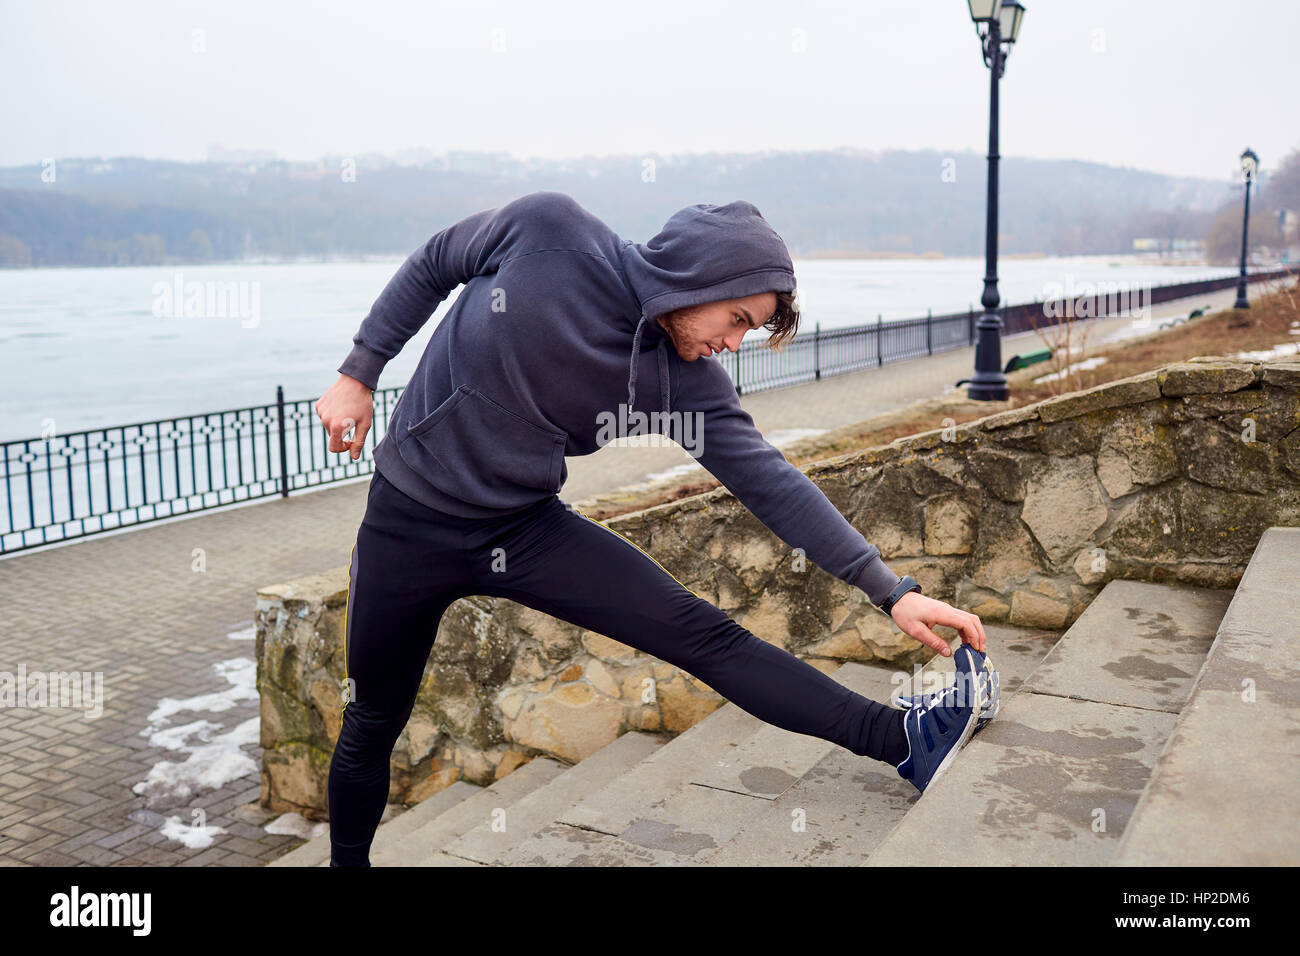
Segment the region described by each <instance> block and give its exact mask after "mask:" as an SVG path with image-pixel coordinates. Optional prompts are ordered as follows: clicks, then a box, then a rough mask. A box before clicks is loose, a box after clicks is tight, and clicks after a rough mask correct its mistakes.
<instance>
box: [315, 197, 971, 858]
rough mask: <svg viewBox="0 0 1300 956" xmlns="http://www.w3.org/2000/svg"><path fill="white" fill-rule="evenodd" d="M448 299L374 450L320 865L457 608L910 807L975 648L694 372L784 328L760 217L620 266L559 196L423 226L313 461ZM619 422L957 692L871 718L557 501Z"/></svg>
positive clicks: (729, 214) (341, 853)
mask: <svg viewBox="0 0 1300 956" xmlns="http://www.w3.org/2000/svg"><path fill="white" fill-rule="evenodd" d="M462 284H463V285H464V289H463V290H462V291H461V293H460V295H459V296H458V298H457V299H456V301H455V303H453V305H452V307H451V308H450V309H449V310H448V312H447V315H446V317H445V318H443V320H442V321H441V322H440V323H439V324H438V326H437V328H436V329H435V330H434V332H433V335H432V336H431V337H430V340H429V344H428V346H427V348H426V349H425V352H424V354H423V356H422V357H421V359H420V363H419V366H418V367H417V369H416V371H415V374H414V375H413V376H412V378H411V381H410V383H409V384H408V385H407V386H406V389H405V390H404V391H403V393H402V396H401V398H400V399H399V400H398V402H397V404H396V405H395V407H394V409H393V412H392V416H391V418H390V420H389V424H388V430H387V433H386V434H385V436H384V438H383V440H381V441H380V442H379V444H378V445H377V446H376V447H375V453H374V455H375V468H376V472H377V474H376V475H375V476H374V478H373V479H372V481H371V485H370V491H369V497H368V502H367V508H366V514H365V518H364V519H363V521H362V524H361V528H360V530H359V532H358V535H357V541H356V545H355V546H354V547H353V549H352V555H351V559H350V578H349V587H348V604H347V607H346V611H345V618H344V632H345V633H344V639H345V659H346V667H347V676H348V678H349V681H350V686H351V687H352V688H353V689H354V691H355V692H354V693H353V694H351V696H350V698H349V699H348V701H347V702H346V703H345V705H344V710H343V726H342V729H341V731H340V734H339V739H338V743H337V745H336V747H335V750H334V755H333V759H332V762H331V764H330V776H329V810H330V840H331V845H332V854H331V865H335V866H368V865H369V859H368V855H369V848H370V842H371V840H372V838H373V836H374V831H375V828H376V827H377V826H378V824H379V819H380V817H381V815H382V813H383V809H384V804H385V801H386V798H387V794H388V786H389V774H388V760H389V755H390V754H391V752H392V748H393V744H394V743H395V742H396V739H397V736H398V734H400V733H401V730H402V728H403V727H404V726H405V724H406V721H407V718H408V717H409V716H410V712H411V708H412V706H413V704H414V700H415V696H416V692H417V690H418V687H419V683H420V679H421V676H422V674H423V671H424V667H425V664H426V661H427V659H428V655H429V652H430V649H431V647H432V644H433V641H434V638H435V634H436V632H437V627H438V623H439V621H440V619H441V617H442V614H443V612H444V611H445V610H446V608H447V607H448V606H449V605H450V604H451V603H452V602H453V601H456V600H457V599H459V598H462V597H466V596H468V595H472V594H481V595H492V596H501V597H506V598H509V599H510V600H512V601H515V602H517V603H520V604H524V605H527V606H529V607H532V608H535V609H537V610H540V611H542V612H543V613H546V614H549V615H551V616H553V617H556V618H559V619H561V620H565V621H568V622H570V623H573V624H576V625H577V626H579V627H582V628H585V629H588V630H591V631H594V632H596V633H600V634H604V635H606V636H608V637H610V638H612V639H614V640H617V641H620V642H622V643H624V644H628V645H630V646H632V647H635V648H637V649H639V650H642V651H644V652H646V653H648V654H651V655H653V656H655V657H657V658H659V659H660V660H663V661H666V662H668V663H670V664H673V665H674V666H677V667H679V668H681V669H683V670H685V671H686V672H687V673H689V674H691V675H693V676H695V677H697V678H699V679H700V680H702V681H704V682H705V683H706V684H708V685H709V686H710V687H712V688H713V689H715V690H716V691H717V692H718V693H719V694H721V695H722V696H724V697H726V698H727V699H728V700H730V701H731V702H733V703H735V704H736V705H737V706H739V707H741V708H743V709H744V710H746V711H748V712H749V713H751V714H753V715H755V716H757V717H759V718H761V719H763V720H765V721H767V722H769V723H772V724H775V725H777V726H779V727H782V728H785V729H787V730H790V731H793V732H796V733H803V734H810V735H813V736H818V737H822V738H823V739H826V740H830V741H833V742H835V743H837V744H840V745H841V746H843V747H846V748H848V749H850V750H852V751H853V752H854V753H857V754H861V755H864V756H870V757H872V758H873V759H877V760H885V761H888V762H889V763H890V764H891V765H893V766H895V767H896V768H897V769H898V772H899V774H900V775H901V776H903V777H904V778H905V779H907V780H910V781H911V782H912V783H913V784H914V785H915V786H916V788H917V789H918V790H920V791H924V790H925V788H926V787H927V786H928V785H929V784H930V783H931V782H933V780H934V779H935V778H936V777H937V776H938V775H939V774H941V773H942V772H943V771H944V770H945V769H946V768H947V766H948V764H949V763H950V761H951V759H952V757H953V756H955V754H956V752H957V750H958V749H959V748H960V747H961V745H962V744H964V743H965V742H966V740H967V739H968V738H969V736H970V734H971V733H972V732H973V730H974V728H975V726H976V723H977V720H978V719H979V718H980V717H981V715H982V713H983V712H985V711H990V710H991V707H992V705H993V704H994V703H995V701H994V700H993V695H992V691H993V689H995V685H993V684H992V683H991V677H992V676H993V671H992V668H991V667H990V666H988V664H987V662H986V659H985V656H984V653H983V651H984V647H985V635H984V628H983V626H982V625H981V623H980V621H979V618H978V617H976V616H975V615H974V614H970V613H967V612H965V611H961V610H958V609H956V608H952V607H949V606H948V605H946V604H943V603H941V602H939V601H935V600H933V599H931V598H928V597H925V596H923V595H922V594H920V593H919V590H920V588H919V585H917V584H916V582H915V581H914V580H913V579H912V578H910V577H906V578H903V579H901V580H900V579H899V577H898V575H896V574H894V573H893V572H892V571H890V570H889V568H888V567H887V566H886V565H885V563H884V562H883V561H882V560H881V557H880V551H879V549H878V548H876V547H875V546H873V545H871V544H869V543H868V542H867V541H866V539H865V538H863V536H862V535H861V534H860V533H859V532H858V531H857V530H856V529H855V528H854V527H853V526H852V525H850V524H849V522H848V521H847V520H846V519H845V518H844V516H843V515H841V514H840V513H839V512H838V511H837V510H836V509H835V507H834V506H833V505H832V504H831V502H830V501H829V500H828V499H827V498H826V496H825V495H824V494H823V493H822V491H821V490H820V489H819V488H818V487H817V486H816V485H815V484H813V482H812V481H811V480H809V478H808V477H807V476H806V475H805V474H804V473H803V472H802V471H800V470H799V469H798V468H796V467H794V466H793V465H792V464H790V463H789V462H788V461H787V460H786V459H785V457H784V456H783V455H782V454H781V452H780V451H778V450H777V449H776V448H774V447H773V446H772V445H770V444H768V443H767V442H766V441H765V440H764V439H763V437H762V434H761V433H760V432H759V431H758V430H757V429H756V428H755V427H754V422H753V419H752V418H751V417H750V416H749V414H748V413H747V412H745V411H744V409H743V408H741V406H740V402H739V400H738V398H737V394H736V388H735V385H734V384H733V383H732V381H731V379H730V378H729V377H728V375H727V373H726V371H725V370H724V369H723V367H722V365H721V363H720V362H719V361H718V360H717V359H715V358H713V355H714V354H715V353H718V352H721V351H722V350H724V349H726V350H728V351H732V352H734V351H735V350H736V349H737V348H739V347H740V342H741V339H742V338H743V337H744V336H745V334H746V332H748V331H749V330H751V329H755V328H758V327H759V326H766V327H767V328H768V329H769V330H770V331H771V332H772V342H771V343H769V344H777V343H779V342H780V341H781V340H783V339H786V338H789V337H790V336H792V335H793V334H794V332H795V329H796V327H797V324H798V318H799V315H798V312H797V311H796V310H795V307H794V300H793V292H794V289H795V278H794V267H793V265H792V263H791V260H790V255H789V253H788V252H787V250H786V247H785V243H784V242H783V241H782V240H781V237H780V236H778V235H777V233H776V232H775V231H774V230H773V229H772V227H771V226H770V225H768V223H767V222H766V220H764V219H763V217H762V215H761V214H760V213H759V211H758V209H756V208H755V207H754V206H753V205H752V204H750V203H748V202H744V201H736V202H732V203H728V204H727V205H723V206H717V205H709V204H703V203H702V204H696V205H693V206H688V207H686V208H684V209H681V210H679V211H678V212H677V213H675V214H674V215H673V216H672V217H671V218H670V219H669V220H668V222H667V224H666V225H665V226H664V228H663V230H662V231H661V232H660V233H659V234H658V235H657V236H655V237H654V238H653V239H651V240H650V241H649V242H647V243H644V244H642V243H637V242H632V241H630V240H623V239H620V238H619V237H618V236H617V235H615V233H614V232H613V231H612V230H611V229H610V228H609V227H608V226H606V225H605V224H604V223H603V222H601V221H600V220H599V219H597V218H596V217H595V216H593V215H592V214H591V213H589V212H587V210H585V209H584V208H583V207H582V206H580V205H579V204H578V203H577V202H575V201H574V200H573V199H572V198H570V197H569V196H566V195H564V194H562V193H558V192H535V193H532V194H530V195H526V196H523V197H521V198H519V199H516V200H514V201H513V202H509V203H506V204H505V205H503V206H501V207H500V208H498V209H490V210H485V211H483V212H479V213H475V214H474V215H471V216H468V217H467V218H465V219H463V220H461V221H460V222H458V223H456V224H455V225H453V226H451V227H449V228H447V229H444V230H443V231H441V232H439V233H437V234H436V235H434V236H433V237H432V238H431V239H429V241H428V242H427V243H425V244H424V245H422V246H421V247H420V248H419V249H417V250H416V251H415V252H414V253H412V254H411V256H410V257H409V258H408V259H407V260H406V262H405V263H403V265H402V266H401V268H400V269H399V270H398V271H397V273H396V275H395V276H394V277H393V278H392V280H391V281H390V282H389V283H388V285H387V286H386V287H385V288H384V290H383V292H382V293H381V294H380V296H379V298H378V299H377V300H376V301H375V303H374V306H373V307H372V308H371V311H370V314H369V315H367V316H366V318H365V319H364V320H363V321H362V323H361V327H360V329H359V330H358V332H357V334H356V335H355V336H354V338H353V345H354V347H353V349H352V351H351V353H350V354H349V355H348V356H347V358H346V359H345V360H344V362H343V364H342V365H340V366H339V372H340V373H341V375H340V378H339V380H338V381H337V382H335V383H334V385H332V386H331V387H330V389H329V391H327V392H326V393H325V395H324V396H322V397H321V399H320V401H319V402H317V404H316V411H317V414H318V415H319V416H320V419H321V422H322V424H323V425H324V427H325V429H326V430H327V432H328V433H329V450H330V451H332V452H343V451H349V452H350V453H351V456H352V458H353V459H354V460H355V459H357V458H358V457H359V456H360V453H361V449H362V447H363V445H364V443H365V439H366V435H367V433H368V432H369V430H370V426H371V419H372V415H373V405H372V397H373V390H374V389H375V387H376V385H377V383H378V379H379V374H380V371H381V370H382V369H383V367H384V365H385V363H386V362H388V361H389V360H390V359H392V358H393V356H395V355H396V354H397V353H398V352H399V351H400V350H401V348H402V346H403V344H404V343H405V342H406V341H407V340H408V339H409V338H410V337H411V336H412V335H414V334H415V332H416V331H417V330H418V329H419V328H420V327H421V325H423V323H424V322H426V321H427V320H428V318H429V316H430V315H431V314H432V313H433V311H434V310H435V309H436V307H437V306H438V304H439V303H440V302H442V301H443V299H445V298H446V297H447V296H448V295H449V294H450V293H451V291H452V290H453V289H455V288H456V287H457V286H459V285H462ZM624 396H626V403H625V404H624V403H623V399H624ZM643 415H645V416H648V418H641V417H640V416H643ZM640 421H650V422H652V423H653V424H652V426H651V430H657V431H660V432H661V433H672V434H670V437H673V435H674V434H675V436H676V437H678V438H679V439H681V440H679V443H680V444H682V445H683V447H687V442H686V441H685V440H684V439H685V438H686V435H687V432H688V428H687V425H686V423H690V425H691V426H693V439H698V441H695V440H693V441H692V442H691V445H692V446H695V445H698V448H696V447H691V448H689V449H688V450H690V451H691V453H692V454H693V455H694V456H695V457H696V459H697V460H698V461H699V462H700V464H701V465H702V466H703V467H704V468H705V469H707V470H708V471H709V472H710V473H711V474H713V475H714V476H716V477H717V478H718V479H719V480H720V481H721V482H722V483H723V485H725V486H726V487H727V488H728V489H729V490H730V491H731V492H732V493H733V494H735V495H736V497H737V498H738V499H739V500H740V501H741V502H742V503H743V504H744V505H745V506H746V507H747V508H748V509H749V510H750V511H752V512H753V513H754V514H755V515H757V516H758V518H759V519H760V520H761V521H762V522H763V523H764V524H765V525H766V526H767V527H768V528H770V529H771V530H772V531H773V532H774V533H775V534H776V535H777V536H778V537H780V538H781V539H782V540H783V541H784V542H785V543H787V544H788V545H790V546H791V547H797V548H802V549H803V553H804V554H806V555H807V557H808V558H809V559H811V560H812V562H813V563H815V564H816V565H817V566H818V567H820V568H822V569H824V570H826V571H828V572H829V573H831V574H834V575H835V576H836V577H838V578H840V579H841V580H843V581H846V582H848V583H851V584H853V585H854V586H856V587H859V588H861V589H862V590H863V591H864V592H866V594H867V595H868V596H869V597H870V599H871V601H872V603H873V604H875V605H877V606H878V607H881V608H882V610H884V611H885V612H886V613H888V614H890V615H891V616H892V618H893V619H894V621H896V622H897V623H898V625H899V627H901V628H902V629H903V630H904V631H905V632H906V633H908V634H909V635H911V636H912V637H914V638H915V639H917V640H918V641H921V642H922V643H924V644H926V645H927V646H929V647H932V648H934V649H935V650H937V651H940V652H941V653H943V654H945V655H947V654H950V653H952V652H951V651H950V649H949V647H948V643H947V642H946V641H945V640H943V639H942V638H940V637H939V636H938V635H936V634H935V633H934V632H933V631H932V630H931V627H933V626H935V625H939V624H943V625H946V626H949V627H953V628H956V629H957V630H958V631H959V632H960V633H961V636H962V640H963V643H962V644H961V645H959V647H958V649H957V652H956V664H957V673H958V681H957V684H956V685H955V686H953V687H949V688H947V689H945V690H944V691H941V692H939V693H937V694H933V695H928V696H926V697H924V698H920V699H918V700H916V701H908V702H907V708H908V709H905V710H898V709H891V708H890V707H889V706H887V705H885V704H881V703H878V702H876V701H873V700H869V699H867V698H865V697H863V696H861V695H860V694H856V693H854V692H852V691H850V690H849V689H847V688H845V687H844V686H842V685H841V684H839V683H838V682H837V681H835V680H833V679H831V678H830V677H828V676H827V675H825V674H823V673H822V672H821V671H819V670H817V669H816V668H814V667H813V666H811V665H810V664H808V663H807V662H805V661H802V660H800V659H799V658H797V657H794V656H793V655H791V654H789V653H787V652H786V651H784V650H781V649H780V648H778V647H775V646H774V645H772V644H769V643H766V642H765V641H763V640H760V639H759V638H758V637H757V636H755V635H754V634H752V633H750V632H749V631H747V630H746V629H745V628H743V627H741V626H740V625H739V624H737V623H736V622H735V621H733V620H731V619H730V618H729V617H728V616H727V615H726V614H724V613H723V612H722V611H721V610H719V609H718V608H717V607H715V606H713V605H712V604H710V603H709V602H708V601H706V600H704V599H703V598H701V597H700V596H699V595H697V594H696V593H695V592H693V591H691V590H690V589H688V588H686V587H685V586H684V585H682V584H681V583H680V582H678V581H677V579H676V578H674V577H673V576H672V575H671V574H669V573H668V572H667V571H666V570H664V568H663V567H662V566H661V565H659V563H658V562H657V561H655V560H654V558H653V557H651V556H650V555H649V554H648V553H647V552H645V551H643V550H641V549H640V548H639V547H637V546H636V545H635V544H633V543H631V542H630V541H628V540H627V539H626V538H624V537H623V536H622V535H619V534H617V533H615V532H614V531H613V530H612V529H610V528H608V527H606V526H605V525H603V524H601V523H599V522H597V521H595V520H593V519H591V518H589V517H587V516H586V515H583V514H581V513H580V512H578V511H576V510H574V509H572V508H570V507H569V506H568V505H567V504H565V503H564V502H562V501H561V500H560V499H559V497H558V495H557V492H559V491H560V489H561V488H562V487H563V485H564V481H565V479H566V477H567V475H568V468H567V465H566V463H565V458H567V457H569V456H573V455H589V454H591V453H593V452H595V451H596V450H597V449H598V448H600V447H602V446H603V445H604V444H606V443H607V442H608V441H609V440H610V438H611V435H610V427H609V426H610V424H611V422H615V423H633V422H640ZM353 427H354V432H353V435H352V438H351V440H350V441H345V440H344V437H343V436H344V434H345V432H347V431H348V430H349V429H350V428H353ZM615 437H616V436H615ZM985 716H987V714H985Z"/></svg>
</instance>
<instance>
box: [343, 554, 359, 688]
mask: <svg viewBox="0 0 1300 956" xmlns="http://www.w3.org/2000/svg"><path fill="white" fill-rule="evenodd" d="M356 557H357V546H356V544H355V543H354V544H353V545H352V553H351V554H350V555H349V556H348V596H347V597H345V598H344V599H343V686H344V687H346V686H347V681H348V602H350V601H351V600H352V562H353V561H355V560H356ZM351 702H352V695H351V694H348V699H347V700H345V701H344V702H343V710H341V711H339V713H347V709H348V704H350V703H351Z"/></svg>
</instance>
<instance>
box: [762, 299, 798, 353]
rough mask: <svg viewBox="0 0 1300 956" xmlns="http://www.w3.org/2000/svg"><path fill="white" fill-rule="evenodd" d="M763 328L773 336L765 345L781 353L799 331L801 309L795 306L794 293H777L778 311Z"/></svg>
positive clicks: (770, 336)
mask: <svg viewBox="0 0 1300 956" xmlns="http://www.w3.org/2000/svg"><path fill="white" fill-rule="evenodd" d="M763 328H765V329H767V330H768V331H769V332H771V333H772V334H771V335H769V336H768V337H767V341H766V342H765V343H764V344H766V346H767V347H768V348H769V349H773V350H775V351H780V350H781V348H782V347H783V346H784V345H785V343H786V342H788V341H789V340H790V339H792V338H794V334H795V332H797V331H798V330H799V308H798V307H797V306H796V305H795V304H794V293H793V292H778V293H776V311H775V312H774V313H772V318H770V319H769V320H768V321H766V322H764V323H763Z"/></svg>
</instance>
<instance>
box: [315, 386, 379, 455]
mask: <svg viewBox="0 0 1300 956" xmlns="http://www.w3.org/2000/svg"><path fill="white" fill-rule="evenodd" d="M314 407H315V409H316V414H317V415H318V416H319V417H320V421H321V424H322V425H324V426H325V432H326V434H328V435H329V450H330V451H333V452H341V451H347V452H351V453H352V460H353V461H356V460H357V459H358V458H360V457H361V449H362V448H364V447H365V444H366V435H367V434H369V433H370V423H371V421H372V419H373V418H374V414H375V401H374V393H373V392H372V391H370V387H369V386H368V385H365V384H364V383H362V382H358V381H357V380H356V379H355V378H353V377H352V376H351V375H339V380H338V381H337V382H335V383H334V384H333V385H331V386H330V387H329V391H327V392H326V393H325V394H324V395H322V396H321V397H320V398H319V399H317V401H316V405H315V406H314ZM348 429H353V432H352V438H351V440H349V441H344V439H343V436H344V435H345V434H347V432H348Z"/></svg>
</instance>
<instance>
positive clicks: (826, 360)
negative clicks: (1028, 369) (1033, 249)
mask: <svg viewBox="0 0 1300 956" xmlns="http://www.w3.org/2000/svg"><path fill="white" fill-rule="evenodd" d="M1295 274H1296V273H1295V270H1294V269H1275V270H1270V271H1266V272H1254V273H1251V275H1250V277H1249V278H1250V281H1251V282H1259V281H1262V280H1266V279H1276V278H1282V277H1285V276H1294V275H1295ZM1237 279H1238V277H1237V276H1236V275H1231V276H1222V277H1220V278H1216V279H1199V280H1197V281H1195V282H1180V283H1174V284H1171V285H1162V286H1150V287H1145V288H1139V289H1122V290H1116V291H1113V292H1103V291H1098V292H1097V294H1095V295H1080V296H1075V297H1073V298H1071V299H1068V300H1067V299H1053V300H1046V301H1044V300H1039V301H1035V302H1026V303H1024V304H1022V305H1008V306H1001V307H999V309H998V315H1000V316H1001V317H1002V333H1003V335H1014V334H1016V333H1018V332H1030V331H1033V330H1034V329H1035V328H1039V329H1041V328H1044V327H1047V326H1049V325H1051V324H1053V323H1054V322H1055V321H1056V320H1055V319H1053V318H1049V317H1048V316H1049V314H1051V315H1058V316H1065V315H1069V316H1073V317H1076V320H1081V321H1086V320H1087V319H1089V318H1104V317H1105V316H1106V315H1114V314H1117V313H1120V312H1122V311H1124V310H1126V309H1129V308H1132V307H1134V304H1135V303H1138V300H1140V303H1138V304H1140V306H1141V307H1145V306H1147V305H1158V304H1159V303H1161V302H1169V301H1171V300H1173V299H1182V298H1186V297H1188V296H1193V295H1200V294H1202V293H1205V292H1214V291H1217V290H1219V289H1231V288H1233V287H1235V286H1236V284H1237ZM1098 285H1102V284H1100V283H1099V284H1098ZM1103 287H1104V286H1103ZM1084 300H1087V302H1086V305H1087V309H1086V313H1085V310H1084V308H1083V306H1084V304H1085V303H1084ZM982 314H983V313H981V312H976V311H974V310H973V309H972V310H967V311H966V312H949V313H946V314H944V315H931V314H929V313H927V314H926V316H925V318H917V319H899V320H894V321H890V322H885V321H883V320H882V318H881V317H880V316H877V317H876V321H875V322H868V323H866V324H865V325H854V326H849V327H847V328H840V329H834V330H833V331H827V332H823V331H822V330H821V327H820V325H816V326H814V327H813V331H812V334H811V335H808V334H807V333H804V334H802V335H798V336H796V337H795V338H794V339H793V340H792V341H790V342H789V343H787V344H786V345H784V346H783V347H782V348H781V351H780V352H775V351H773V350H772V349H769V348H767V347H766V346H764V344H763V343H762V342H761V341H748V342H744V343H742V344H741V346H740V348H739V349H737V350H736V351H735V353H733V354H731V355H724V356H723V361H724V363H725V364H726V367H727V371H728V372H729V373H730V375H731V378H732V380H733V381H734V382H735V383H736V389H737V391H739V392H741V393H742V394H749V393H751V392H758V391H763V390H766V389H769V388H781V387H783V386H786V385H798V384H800V383H803V382H814V381H817V380H818V379H820V378H821V377H822V376H823V375H839V374H842V373H844V372H856V371H860V370H862V369H866V368H873V367H878V366H880V365H884V364H885V363H887V362H901V361H904V360H906V359H912V358H919V357H920V356H923V355H933V354H934V353H936V352H946V351H948V350H950V349H959V348H969V347H970V346H973V345H974V344H975V323H976V322H978V321H979V317H980V315H982Z"/></svg>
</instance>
